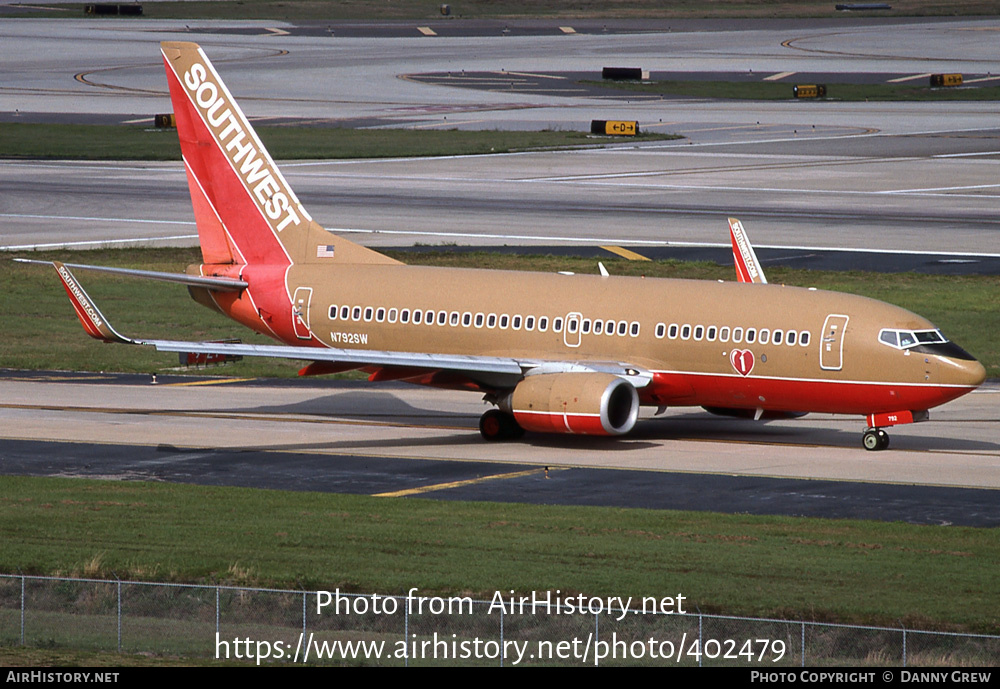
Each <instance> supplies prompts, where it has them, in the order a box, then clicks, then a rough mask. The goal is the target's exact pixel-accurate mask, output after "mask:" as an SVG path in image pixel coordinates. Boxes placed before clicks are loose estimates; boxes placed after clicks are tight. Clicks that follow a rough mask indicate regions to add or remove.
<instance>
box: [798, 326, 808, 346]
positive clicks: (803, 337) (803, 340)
mask: <svg viewBox="0 0 1000 689" xmlns="http://www.w3.org/2000/svg"><path fill="white" fill-rule="evenodd" d="M799 345H800V346H802V347H807V346H808V345H809V331H808V330H803V331H802V332H801V333H799Z"/></svg>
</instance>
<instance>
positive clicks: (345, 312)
mask: <svg viewBox="0 0 1000 689" xmlns="http://www.w3.org/2000/svg"><path fill="white" fill-rule="evenodd" d="M350 315H351V307H350V306H341V307H340V320H342V321H346V320H347V317H348V316H350Z"/></svg>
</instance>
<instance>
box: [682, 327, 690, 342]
mask: <svg viewBox="0 0 1000 689" xmlns="http://www.w3.org/2000/svg"><path fill="white" fill-rule="evenodd" d="M681 339H682V340H690V339H691V326H690V325H688V324H687V323H685V324H684V325H683V326H681Z"/></svg>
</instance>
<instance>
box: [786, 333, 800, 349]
mask: <svg viewBox="0 0 1000 689" xmlns="http://www.w3.org/2000/svg"><path fill="white" fill-rule="evenodd" d="M797 337H798V333H796V332H795V331H794V330H789V331H788V333H787V334H786V335H785V344H786V345H793V344H795V340H796V338H797Z"/></svg>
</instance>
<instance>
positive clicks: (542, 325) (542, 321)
mask: <svg viewBox="0 0 1000 689" xmlns="http://www.w3.org/2000/svg"><path fill="white" fill-rule="evenodd" d="M548 329H549V317H548V316H542V317H540V318H539V319H538V332H540V333H544V332H545V331H546V330H548Z"/></svg>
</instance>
